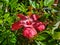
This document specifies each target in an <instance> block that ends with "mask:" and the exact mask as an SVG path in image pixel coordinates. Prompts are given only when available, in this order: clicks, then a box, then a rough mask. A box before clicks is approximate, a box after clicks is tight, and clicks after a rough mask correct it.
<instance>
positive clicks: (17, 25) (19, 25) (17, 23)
mask: <svg viewBox="0 0 60 45" xmlns="http://www.w3.org/2000/svg"><path fill="white" fill-rule="evenodd" d="M21 27H22V25H21V24H20V22H15V23H14V24H12V30H18V29H20V28H21Z"/></svg>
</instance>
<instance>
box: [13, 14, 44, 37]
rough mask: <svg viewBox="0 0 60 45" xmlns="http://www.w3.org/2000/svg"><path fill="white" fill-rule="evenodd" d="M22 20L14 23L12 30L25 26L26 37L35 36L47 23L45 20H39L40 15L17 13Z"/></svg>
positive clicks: (24, 34) (24, 33)
mask: <svg viewBox="0 0 60 45" xmlns="http://www.w3.org/2000/svg"><path fill="white" fill-rule="evenodd" d="M17 16H18V17H19V18H20V19H21V20H19V21H18V22H15V23H13V24H12V30H13V31H14V30H18V29H20V28H21V27H23V28H24V29H23V36H24V37H26V38H33V37H34V36H35V35H36V34H37V31H43V30H44V29H45V25H44V23H43V22H40V21H38V19H39V16H38V15H36V14H32V15H31V16H24V15H23V14H18V15H17Z"/></svg>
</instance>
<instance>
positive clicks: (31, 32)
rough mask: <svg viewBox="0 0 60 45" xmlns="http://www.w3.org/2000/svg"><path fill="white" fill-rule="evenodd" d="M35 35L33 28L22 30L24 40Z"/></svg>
mask: <svg viewBox="0 0 60 45" xmlns="http://www.w3.org/2000/svg"><path fill="white" fill-rule="evenodd" d="M36 34H37V31H36V30H35V29H33V28H24V30H23V36H24V37H26V38H28V39H29V38H33V37H34V36H35V35H36Z"/></svg>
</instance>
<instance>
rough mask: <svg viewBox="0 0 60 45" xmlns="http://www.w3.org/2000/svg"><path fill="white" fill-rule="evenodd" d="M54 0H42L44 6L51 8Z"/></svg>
mask: <svg viewBox="0 0 60 45" xmlns="http://www.w3.org/2000/svg"><path fill="white" fill-rule="evenodd" d="M53 3H54V0H44V6H51V5H53Z"/></svg>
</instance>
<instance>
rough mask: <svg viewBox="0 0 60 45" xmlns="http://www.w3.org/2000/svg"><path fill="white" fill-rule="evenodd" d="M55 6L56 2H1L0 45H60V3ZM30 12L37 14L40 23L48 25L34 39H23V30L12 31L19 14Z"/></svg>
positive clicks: (14, 0)
mask: <svg viewBox="0 0 60 45" xmlns="http://www.w3.org/2000/svg"><path fill="white" fill-rule="evenodd" d="M53 4H54V0H0V45H56V44H58V45H60V44H59V43H60V3H58V4H57V5H58V6H53ZM29 6H31V7H30V8H32V9H31V10H29V8H28V7H29ZM28 12H32V13H36V14H37V15H39V16H40V17H41V18H40V19H39V20H40V21H43V22H47V23H48V25H47V26H46V29H45V30H44V31H42V32H39V33H38V35H37V36H36V37H34V39H26V38H25V37H23V36H22V29H23V28H22V29H20V30H18V31H14V32H13V31H11V26H12V24H13V23H14V22H15V21H18V19H17V14H18V13H23V14H27V15H28Z"/></svg>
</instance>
